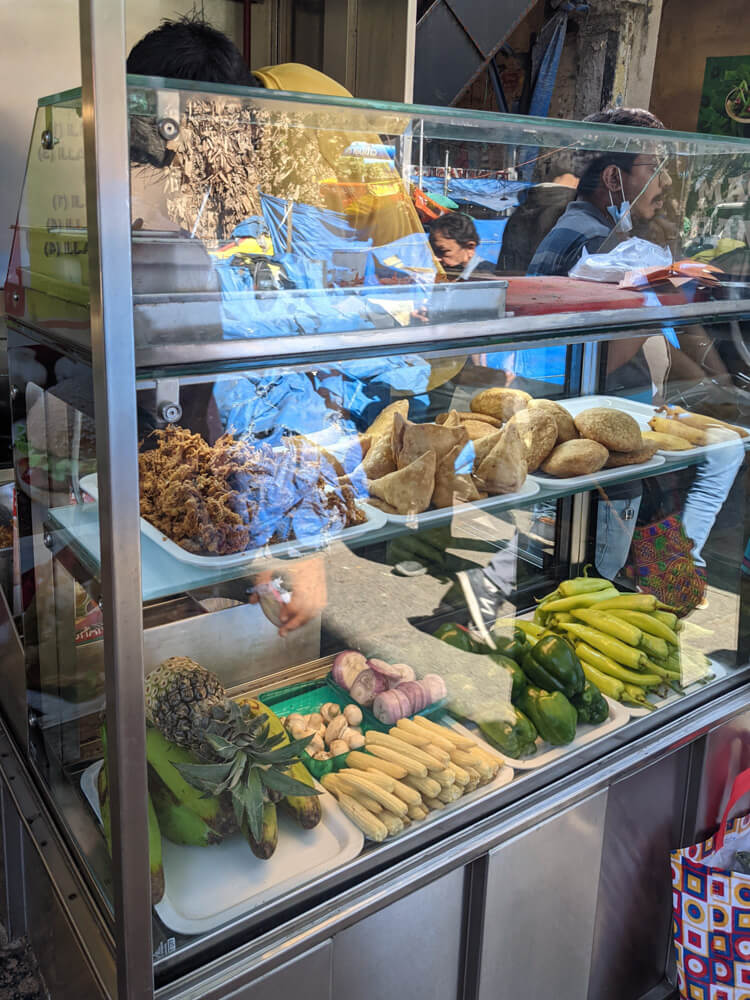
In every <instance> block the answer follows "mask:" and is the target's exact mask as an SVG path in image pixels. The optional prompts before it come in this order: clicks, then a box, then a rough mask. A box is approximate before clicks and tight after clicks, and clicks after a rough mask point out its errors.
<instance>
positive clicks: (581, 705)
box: [570, 680, 609, 726]
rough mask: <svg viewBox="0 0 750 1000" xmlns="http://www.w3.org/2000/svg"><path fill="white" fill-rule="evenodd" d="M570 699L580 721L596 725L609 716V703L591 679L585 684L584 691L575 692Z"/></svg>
mask: <svg viewBox="0 0 750 1000" xmlns="http://www.w3.org/2000/svg"><path fill="white" fill-rule="evenodd" d="M570 701H571V704H572V705H573V708H575V710H576V712H577V713H578V721H579V722H588V723H589V724H590V725H592V726H595V725H598V724H599V723H600V722H604V720H605V719H607V718H608V717H609V705H608V704H607V702H606V701H605V700H604V696H603V695H602V693H601V691H600V690H599V688H598V687H596V685H594V684H592V683H591V681H589V680H587V681H586V683H585V684H584V687H583V691H581V692H580V694H574V695H573V697H572V698H571V699H570Z"/></svg>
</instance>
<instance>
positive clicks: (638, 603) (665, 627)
mask: <svg viewBox="0 0 750 1000" xmlns="http://www.w3.org/2000/svg"><path fill="white" fill-rule="evenodd" d="M510 624H512V625H514V626H518V627H520V628H522V629H523V630H524V631H525V632H526V633H527V634H529V635H530V636H533V637H534V638H539V637H540V636H541V635H543V634H544V633H545V632H547V631H552V632H556V633H558V634H559V635H562V636H564V637H565V638H566V639H567V640H568V641H569V642H570V644H571V645H572V646H573V647H574V648H575V651H576V654H577V656H578V658H579V660H580V661H581V666H582V667H583V671H584V673H585V675H586V677H587V679H588V680H589V681H590V682H591V683H592V684H594V685H595V686H596V687H597V688H599V690H600V691H601V692H602V694H605V695H607V696H609V697H610V698H614V699H615V700H616V701H622V702H625V703H629V704H636V705H638V706H640V707H644V708H648V709H652V708H653V707H654V706H653V704H652V703H651V702H650V701H649V700H648V697H647V696H648V694H650V693H656V694H659V695H664V694H666V693H667V691H668V690H669V689H671V690H673V691H676V692H677V693H678V694H684V691H685V688H686V687H689V686H690V685H692V684H696V683H698V684H705V683H707V682H708V681H710V680H712V679H713V677H714V675H713V673H711V661H710V660H709V659H708V657H707V656H704V654H703V653H700V652H698V651H697V650H695V649H694V648H692V647H691V644H690V636H691V635H692V636H697V635H703V634H710V633H709V632H708V631H707V630H706V629H702V628H699V627H698V626H697V625H693V624H690V623H687V622H682V621H680V620H679V619H678V617H677V615H675V614H674V613H673V612H672V611H670V610H669V608H668V607H667V606H666V605H663V604H661V603H660V602H659V601H658V600H657V599H656V597H654V596H653V594H634V593H622V592H621V591H618V590H617V589H616V587H615V586H614V585H613V584H612V583H611V582H610V581H609V580H601V579H598V578H595V577H588V576H582V577H577V578H576V579H573V580H565V581H564V582H563V583H561V584H560V585H559V586H558V587H557V589H556V590H555V591H554V592H553V593H551V594H549V595H547V597H545V598H544V599H543V600H542V601H540V603H539V604H538V605H537V607H536V610H535V612H534V621H533V622H529V621H524V620H523V619H515V620H507V619H504V620H502V621H499V622H497V623H496V625H495V628H496V629H502V628H503V627H507V626H509V625H510Z"/></svg>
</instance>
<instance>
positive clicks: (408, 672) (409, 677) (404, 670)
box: [393, 663, 417, 681]
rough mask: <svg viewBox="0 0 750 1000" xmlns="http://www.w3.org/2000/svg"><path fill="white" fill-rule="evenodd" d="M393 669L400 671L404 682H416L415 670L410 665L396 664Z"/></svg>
mask: <svg viewBox="0 0 750 1000" xmlns="http://www.w3.org/2000/svg"><path fill="white" fill-rule="evenodd" d="M393 669H394V670H398V672H399V675H400V677H401V680H402V681H415V680H416V679H417V675H416V674H415V673H414V669H413V668H412V667H410V666H409V664H408V663H394V664H393Z"/></svg>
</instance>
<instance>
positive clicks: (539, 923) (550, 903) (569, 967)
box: [479, 791, 607, 1000]
mask: <svg viewBox="0 0 750 1000" xmlns="http://www.w3.org/2000/svg"><path fill="white" fill-rule="evenodd" d="M606 802H607V793H606V791H602V792H598V793H597V794H596V795H592V796H591V797H590V798H588V799H584V801H583V802H580V803H579V804H578V805H576V806H573V807H572V808H570V809H567V810H566V811H565V812H563V813H560V814H559V815H558V816H556V817H555V818H554V819H551V820H547V821H546V822H544V823H541V824H539V826H535V827H532V828H531V829H530V830H527V831H526V832H524V833H522V834H520V835H519V836H518V837H514V838H513V839H512V840H509V841H508V842H507V843H505V844H502V845H501V846H500V847H496V848H495V849H494V850H492V851H491V852H490V855H489V863H488V871H487V894H486V902H485V914H484V930H483V934H482V949H481V969H480V979H479V1000H517V998H518V997H539V998H541V997H550V998H552V997H554V1000H581V998H582V997H585V996H587V994H588V980H589V966H590V962H591V949H592V943H593V936H594V920H595V916H596V900H597V891H598V887H599V865H600V861H601V852H602V840H603V834H604V815H605V806H606Z"/></svg>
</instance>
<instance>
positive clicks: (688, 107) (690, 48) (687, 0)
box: [650, 0, 750, 132]
mask: <svg viewBox="0 0 750 1000" xmlns="http://www.w3.org/2000/svg"><path fill="white" fill-rule="evenodd" d="M749 53H750V14H749V13H748V0H715V2H714V3H711V4H706V3H705V2H704V0H664V7H663V11H662V20H661V29H660V32H659V45H658V49H657V54H656V68H655V72H654V80H653V86H652V90H651V105H650V107H651V110H652V111H653V112H654V114H656V115H658V116H659V118H661V119H662V121H663V122H664V124H665V125H666V126H667V128H671V129H679V130H684V131H688V132H694V131H695V129H696V126H697V124H698V110H699V107H700V97H701V90H702V89H703V74H704V71H705V68H706V59H707V58H708V56H742V55H748V54H749Z"/></svg>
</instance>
